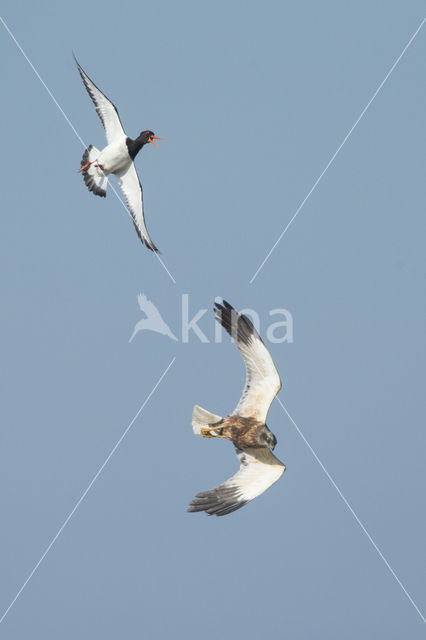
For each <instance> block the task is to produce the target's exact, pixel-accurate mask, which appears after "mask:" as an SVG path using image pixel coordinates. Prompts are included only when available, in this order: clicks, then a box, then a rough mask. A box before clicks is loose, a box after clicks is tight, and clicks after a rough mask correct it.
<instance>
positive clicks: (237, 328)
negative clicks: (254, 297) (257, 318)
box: [215, 300, 281, 422]
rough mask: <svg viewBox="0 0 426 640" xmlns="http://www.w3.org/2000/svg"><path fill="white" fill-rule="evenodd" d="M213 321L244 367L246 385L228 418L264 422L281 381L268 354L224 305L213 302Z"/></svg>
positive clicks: (249, 324)
mask: <svg viewBox="0 0 426 640" xmlns="http://www.w3.org/2000/svg"><path fill="white" fill-rule="evenodd" d="M215 313H216V320H217V321H218V322H220V324H221V325H222V326H223V328H224V329H226V331H227V332H228V333H229V335H230V336H231V337H232V338H233V339H234V341H235V344H236V345H237V347H238V350H239V352H240V353H241V355H242V356H243V359H244V363H245V365H246V384H245V387H244V390H243V393H242V396H241V398H240V401H239V403H238V405H237V407H236V408H235V409H234V411H233V412H232V413H231V415H232V416H235V415H238V416H242V417H244V418H250V417H253V418H256V420H259V421H260V422H265V421H266V416H267V413H268V410H269V407H270V406H271V402H272V400H273V399H274V398H275V396H276V395H277V393H278V391H279V390H280V389H281V380H280V377H279V375H278V371H277V370H276V368H275V365H274V363H273V360H272V358H271V355H270V353H269V351H268V350H267V348H266V347H265V345H264V343H263V342H262V339H261V337H260V336H259V334H258V333H257V331H256V329H255V328H254V326H253V324H252V322H251V321H250V320H249V319H248V318H247V316H245V315H240V314H239V313H238V312H237V311H235V309H234V308H233V307H231V305H230V304H228V302H226V301H225V300H223V304H218V303H217V302H216V303H215Z"/></svg>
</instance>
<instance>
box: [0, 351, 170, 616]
mask: <svg viewBox="0 0 426 640" xmlns="http://www.w3.org/2000/svg"><path fill="white" fill-rule="evenodd" d="M175 360H176V357H174V358H173V359H172V360H171V361H170V363H169V365H168V366H167V368H166V369H165V370H164V371H163V373H162V374H161V376H160V377H159V378H158V380H157V382H156V383H155V385H154V386H153V388H152V389H151V391H150V393H149V394H148V395H147V397H146V398H145V400H144V401H143V403H142V405H141V406H140V408H139V410H138V412H137V413H136V414H135V416H134V418H133V419H132V420H131V421H130V423H129V425H128V426H127V427H126V429H125V431H124V433H123V435H122V436H121V437H120V438H119V440H118V441H117V442H116V444H115V445H114V447H113V448H112V449H111V451H110V453H109V454H108V456H107V457H106V459H105V461H104V462H103V463H102V464H101V466H100V467H99V469H98V470H97V472H96V473H95V475H94V476H93V479H92V480H91V482H90V483H89V485H88V486H87V488H86V489H85V490H84V491H83V493H82V494H81V496H80V498H79V499H78V500H77V502H76V503H75V505H74V508H73V509H72V511H70V513H69V515H68V516H67V517H66V519H65V520H64V522H63V524H62V525H61V527H60V528H59V530H58V532H57V533H56V535H55V536H54V537H53V538H52V540H51V541H50V542H49V544H48V546H47V547H46V550H45V551H44V553H43V555H42V556H41V558H40V559H39V561H38V562H37V564H36V565H35V567H34V569H33V570H32V571H31V573H30V574H29V576H28V578H27V579H26V580H25V582H24V584H23V585H22V587H21V588H20V589H19V591H18V593H17V594H16V596H15V597H14V598H13V600H12V602H11V603H10V605H9V606H8V607H7V609H6V611H5V612H4V613H3V615H2V617H1V618H0V624H1V623H2V622H3V620H4V619H5V617H6V616H7V614H8V613H9V611H10V610H11V608H12V607H13V605H14V604H15V602H16V601H17V599H18V598H19V596H20V595H21V593H22V592H23V590H24V589H25V587H26V586H27V584H28V583H29V581H30V580H31V578H32V577H33V575H34V574H35V572H36V571H37V569H38V568H39V566H40V565H41V563H42V562H43V560H44V559H45V557H46V556H47V554H48V553H49V551H50V549H51V548H52V547H53V545H54V544H55V542H56V540H57V539H58V538H59V536H60V535H61V533H62V532H63V530H64V529H65V527H66V526H67V524H68V522H69V521H70V520H71V518H72V517H73V515H74V514H75V512H76V511H77V509H78V508H79V506H80V505H81V503H82V502H83V500H84V498H85V497H86V496H87V494H88V493H89V491H90V489H91V488H92V487H93V485H94V484H95V482H96V480H97V479H98V478H99V476H100V475H101V473H102V471H103V470H104V469H105V467H106V465H107V464H108V462H109V461H110V460H111V458H112V456H113V455H114V453H115V452H116V450H117V449H118V447H119V446H120V444H121V442H122V441H123V440H124V438H125V437H126V435H127V433H128V432H129V430H130V428H131V427H132V425H133V424H134V422H135V421H136V419H137V418H138V416H139V414H140V413H141V411H142V410H143V409H144V407H145V406H146V404H147V403H148V402H149V400H150V398H151V396H152V395H153V393H155V391H156V389H157V388H158V386H159V385H160V383H161V382H162V380H163V378H164V377H165V375H166V374H167V372H168V371H169V369H170V367H171V366H172V364H173V363H174V361H175Z"/></svg>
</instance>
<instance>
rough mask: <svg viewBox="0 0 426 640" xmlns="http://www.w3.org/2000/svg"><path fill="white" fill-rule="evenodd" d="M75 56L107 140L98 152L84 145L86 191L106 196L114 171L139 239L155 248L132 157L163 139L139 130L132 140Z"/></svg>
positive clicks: (82, 169) (118, 117)
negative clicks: (145, 216) (144, 211)
mask: <svg viewBox="0 0 426 640" xmlns="http://www.w3.org/2000/svg"><path fill="white" fill-rule="evenodd" d="M74 59H75V61H76V64H77V68H78V70H79V73H80V76H81V78H82V80H83V83H84V86H85V87H86V89H87V93H88V94H89V96H90V97H91V98H92V101H93V104H94V105H95V109H96V112H97V114H98V116H99V117H100V119H101V122H102V124H103V126H104V129H105V133H106V138H107V142H108V145H107V146H106V147H104V148H103V149H102V150H101V151H100V150H99V149H97V148H96V147H94V146H93V145H92V144H91V145H90V146H89V147H87V149H86V151H85V152H84V155H83V159H82V161H81V168H80V169H79V171H80V172H81V173H82V174H83V178H84V182H85V183H86V186H87V188H88V189H89V191H92V193H94V194H95V195H97V196H101V197H103V198H105V196H106V190H107V185H108V176H109V174H110V173H113V174H114V175H116V176H117V178H118V182H119V185H120V187H121V190H122V191H123V194H124V197H125V200H126V204H127V208H128V210H129V212H130V214H131V216H132V218H133V222H134V225H135V229H136V232H137V234H138V236H139V238H140V239H141V241H142V242H143V244H145V245H146V246H147V247H148V249H151V251H157V247H156V246H155V245H154V243H153V242H152V240H151V238H150V237H149V234H148V230H147V228H146V225H145V218H144V213H143V194H142V185H141V183H140V181H139V178H138V174H137V173H136V168H135V165H134V162H133V160H134V159H135V157H136V155H137V154H138V153H139V151H140V150H141V149H142V147H143V146H144V145H145V144H147V143H151V144H154V145H155V142H154V140H162V138H158V137H157V136H156V135H154V133H153V132H152V131H142V133H141V134H140V135H139V136H138V137H137V138H136V139H135V140H132V139H131V138H129V137H128V136H127V135H126V134H125V132H124V129H123V126H122V124H121V121H120V116H119V115H118V111H117V109H116V107H115V106H114V105H113V103H112V102H111V100H108V98H107V97H106V96H105V95H104V94H103V93H102V91H101V90H100V89H98V87H97V86H96V85H95V83H94V82H92V81H91V79H90V78H89V76H88V75H87V74H86V73H85V72H84V71H83V69H82V68H81V67H80V65H79V63H78V62H77V59H76V58H75V56H74Z"/></svg>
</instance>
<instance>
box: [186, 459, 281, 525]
mask: <svg viewBox="0 0 426 640" xmlns="http://www.w3.org/2000/svg"><path fill="white" fill-rule="evenodd" d="M236 453H237V457H238V459H239V461H240V469H239V471H237V473H236V474H235V475H234V476H232V478H229V480H227V481H226V482H224V483H223V484H221V485H219V486H218V487H215V488H214V489H210V491H203V492H202V493H197V495H196V497H195V499H194V500H192V502H190V503H189V508H188V511H190V512H193V511H205V512H206V513H208V514H209V515H210V516H212V515H215V516H224V515H226V514H228V513H232V511H236V510H237V509H240V508H241V507H243V506H244V505H245V504H247V502H250V500H253V498H256V497H257V496H259V495H260V494H261V493H263V492H264V491H266V489H268V488H269V487H270V486H271V485H272V484H274V482H276V481H277V480H278V479H279V478H280V477H281V476H282V474H283V473H284V471H285V465H284V464H283V463H282V462H281V461H280V460H278V458H276V457H275V456H274V454H273V453H272V452H271V451H270V450H269V449H266V448H262V449H244V450H242V449H236Z"/></svg>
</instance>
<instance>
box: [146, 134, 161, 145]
mask: <svg viewBox="0 0 426 640" xmlns="http://www.w3.org/2000/svg"><path fill="white" fill-rule="evenodd" d="M154 140H164V138H159V137H158V136H151V137H150V138H149V139H148V142H150V143H151V144H153V145H155V146H156V147H158V144H156V143H155V142H154Z"/></svg>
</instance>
